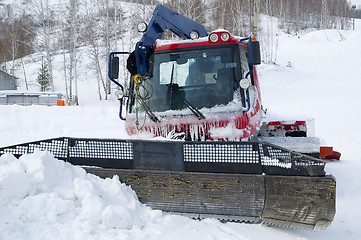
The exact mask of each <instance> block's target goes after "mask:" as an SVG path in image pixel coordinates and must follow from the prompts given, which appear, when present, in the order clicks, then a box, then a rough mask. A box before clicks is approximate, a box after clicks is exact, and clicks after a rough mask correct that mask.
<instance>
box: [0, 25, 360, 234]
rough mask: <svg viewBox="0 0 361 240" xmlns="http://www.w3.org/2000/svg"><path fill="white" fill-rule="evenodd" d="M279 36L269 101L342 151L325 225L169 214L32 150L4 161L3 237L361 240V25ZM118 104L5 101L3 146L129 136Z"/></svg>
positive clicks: (0, 131) (0, 182)
mask: <svg viewBox="0 0 361 240" xmlns="http://www.w3.org/2000/svg"><path fill="white" fill-rule="evenodd" d="M357 29H361V28H357ZM278 38H279V42H278V44H279V45H278V50H277V51H278V52H277V63H278V65H261V66H260V67H259V68H258V71H259V76H260V79H261V88H262V97H263V103H264V105H265V107H267V108H268V111H269V112H276V113H278V114H281V115H285V116H287V117H292V116H299V117H305V118H314V120H315V131H316V135H317V136H318V137H321V138H322V139H323V142H324V143H325V144H327V145H333V146H334V147H335V149H336V150H338V151H340V152H342V154H343V155H342V160H341V161H340V162H332V163H329V164H327V167H326V170H327V173H328V174H332V175H334V176H335V177H336V180H337V199H336V201H337V208H336V216H335V219H334V222H333V223H332V224H331V226H330V227H329V228H328V229H326V230H325V231H322V232H317V233H313V232H307V231H302V230H294V229H285V228H278V227H273V226H271V227H269V226H266V225H250V224H238V223H226V224H223V223H220V222H218V221H216V220H212V219H206V220H203V221H194V220H191V219H189V218H186V217H180V216H172V215H167V214H164V213H161V212H159V211H154V210H150V209H149V208H147V207H145V206H143V205H141V204H140V203H139V202H138V201H137V199H136V197H135V195H134V193H133V192H132V191H131V190H130V188H128V187H126V186H124V185H122V184H120V183H118V182H117V179H116V178H114V179H107V180H101V179H99V178H97V177H94V176H91V175H89V174H86V173H85V172H84V171H83V170H81V169H80V168H78V167H73V166H71V165H69V164H65V163H63V162H58V161H56V160H55V159H54V158H53V157H52V156H51V155H49V154H48V153H41V152H36V153H34V154H31V155H27V156H23V157H22V158H21V159H19V160H16V159H14V157H12V156H11V155H4V156H2V157H1V158H0V207H1V214H0V239H130V240H132V239H148V240H151V239H172V240H175V239H256V240H257V239H277V240H278V239H280V240H282V239H361V229H360V227H359V215H360V214H361V208H360V207H359V202H360V201H361V193H360V191H359V189H360V187H361V175H360V174H359V169H360V167H361V163H360V160H359V156H360V153H361V152H360V151H361V150H360V146H359V145H360V143H361V132H360V128H359V126H358V125H357V121H358V119H359V118H360V116H361V113H360V111H359V109H360V107H361V106H360V103H361V99H360V98H361V97H360V95H359V93H360V92H361V82H360V76H361V68H360V67H359V65H360V63H361V59H360V56H361V49H360V48H359V39H361V31H354V32H353V31H340V32H339V31H337V30H324V31H315V32H310V33H308V34H304V35H301V36H299V37H295V36H289V35H286V34H283V33H281V34H280V35H279V37H278ZM86 83H87V85H88V86H89V85H91V84H96V83H95V82H94V83H93V82H92V81H91V79H87V82H86ZM83 93H84V94H86V91H84V92H83ZM88 94H89V95H93V94H96V93H88ZM118 108H119V106H118V103H117V101H115V100H111V101H96V98H89V99H87V100H86V98H85V101H83V102H82V103H81V105H79V106H70V107H44V106H27V107H23V106H0V113H1V114H0V146H6V145H11V144H16V143H21V142H26V141H31V140H37V139H44V138H50V137H57V136H78V137H109V138H114V137H119V138H126V137H127V136H126V134H125V132H124V130H123V123H122V122H121V121H120V120H119V119H118Z"/></svg>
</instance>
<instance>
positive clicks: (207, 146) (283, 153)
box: [0, 138, 325, 176]
mask: <svg viewBox="0 0 361 240" xmlns="http://www.w3.org/2000/svg"><path fill="white" fill-rule="evenodd" d="M155 143H156V142H154V141H151V142H150V143H147V142H146V141H143V142H142V144H155ZM168 144H172V143H171V142H169V143H168ZM174 144H175V143H174ZM177 144H179V142H177ZM181 144H183V156H184V159H183V163H184V165H185V166H186V167H185V169H184V170H185V171H200V172H207V171H209V172H233V173H236V172H238V173H259V172H261V173H262V172H263V173H266V174H282V175H317V176H320V175H323V174H324V166H325V163H324V162H322V161H321V160H319V159H315V158H312V157H309V156H306V155H303V154H299V153H296V152H292V151H289V150H287V149H285V148H282V147H279V146H276V145H272V144H268V143H261V142H182V143H181ZM147 146H148V145H147ZM148 148H149V146H148ZM35 149H40V150H46V151H49V152H51V153H53V154H54V156H55V157H56V158H59V159H62V160H66V161H70V162H71V163H73V164H78V165H88V166H101V167H112V168H127V169H132V168H134V166H133V162H134V161H136V162H139V161H141V160H142V159H143V158H144V155H142V154H149V153H146V152H142V150H144V148H143V147H142V149H138V150H137V151H139V153H140V154H138V155H137V156H138V158H139V159H136V160H135V159H134V158H137V156H135V155H134V151H135V150H134V141H132V140H117V139H79V138H57V139H48V140H43V141H37V142H31V143H25V144H20V145H15V146H9V147H5V148H0V155H1V154H4V153H11V154H14V155H16V156H20V155H23V154H27V153H32V152H34V150H35ZM175 149H177V148H175ZM180 149H182V148H180ZM157 151H159V152H157ZM157 151H153V152H152V154H153V155H154V158H156V157H157V154H158V155H159V154H160V155H159V156H161V155H162V154H164V153H163V152H162V150H161V149H160V150H157ZM174 151H175V152H174V153H173V155H171V156H170V157H174V154H182V153H181V151H182V150H174ZM159 156H158V157H159ZM113 160H124V161H113ZM143 160H144V159H143ZM155 160H157V159H155ZM144 161H145V160H144ZM147 161H148V160H147ZM158 162H159V161H158ZM158 162H157V161H150V164H151V165H152V167H151V168H152V169H160V166H159V164H158ZM147 163H148V162H147ZM157 164H158V165H157ZM162 169H163V168H162Z"/></svg>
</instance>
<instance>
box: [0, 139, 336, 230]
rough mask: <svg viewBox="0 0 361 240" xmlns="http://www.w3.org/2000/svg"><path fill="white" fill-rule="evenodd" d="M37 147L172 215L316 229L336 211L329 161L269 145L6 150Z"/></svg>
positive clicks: (63, 142)
mask: <svg viewBox="0 0 361 240" xmlns="http://www.w3.org/2000/svg"><path fill="white" fill-rule="evenodd" d="M35 148H38V149H41V150H47V151H50V152H52V153H53V154H54V156H55V157H57V158H58V159H61V160H64V161H68V162H70V163H72V164H75V165H82V166H89V167H84V168H85V169H86V170H87V171H88V172H90V173H93V174H96V175H98V176H100V177H112V176H113V175H118V176H119V178H120V181H121V182H124V183H126V184H128V185H130V186H131V187H132V188H133V190H134V191H135V192H136V193H137V195H138V198H139V200H140V201H141V202H143V203H145V204H146V205H148V206H151V207H153V208H154V209H160V210H163V211H167V212H174V213H179V214H184V215H187V216H191V217H195V218H200V219H202V218H208V217H213V218H218V219H221V220H226V221H244V222H252V223H260V222H264V223H267V224H276V225H281V226H287V227H295V228H302V229H308V230H314V231H319V230H323V229H325V228H326V227H327V226H329V225H330V224H331V222H332V220H333V218H334V215H335V195H336V194H335V192H336V181H335V179H334V178H333V177H332V176H327V175H325V172H324V166H325V163H324V162H323V161H321V160H319V159H315V158H312V157H309V156H305V155H302V154H298V153H295V152H290V151H288V150H287V149H284V148H281V147H278V146H274V145H271V144H268V143H262V142H182V141H141V140H114V139H79V138H57V139H48V140H43V141H37V142H31V143H25V144H20V145H15V146H9V147H5V148H0V155H1V154H4V153H12V154H14V155H15V156H20V155H22V154H26V153H31V152H33V151H34V149H35Z"/></svg>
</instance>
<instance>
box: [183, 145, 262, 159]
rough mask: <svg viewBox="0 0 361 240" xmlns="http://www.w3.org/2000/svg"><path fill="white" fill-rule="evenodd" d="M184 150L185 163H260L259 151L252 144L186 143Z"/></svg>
mask: <svg viewBox="0 0 361 240" xmlns="http://www.w3.org/2000/svg"><path fill="white" fill-rule="evenodd" d="M183 149H184V161H185V162H217V163H254V164H258V163H259V154H258V151H255V150H254V145H252V144H242V143H230V144H229V143H227V144H226V143H224V144H223V143H220V142H215V143H212V142H207V143H194V144H191V143H185V144H184V145H183Z"/></svg>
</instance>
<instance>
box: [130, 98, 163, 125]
mask: <svg viewBox="0 0 361 240" xmlns="http://www.w3.org/2000/svg"><path fill="white" fill-rule="evenodd" d="M129 94H130V95H131V96H132V97H133V98H134V99H135V100H137V101H139V102H140V104H141V105H142V107H143V109H144V111H145V113H146V114H147V115H148V117H149V118H150V119H151V120H152V121H153V122H155V123H160V120H159V118H158V117H157V116H156V115H155V114H154V113H153V112H152V110H151V109H150V107H149V106H148V105H147V104H146V103H145V101H144V100H143V99H142V98H141V97H139V96H137V94H134V93H133V91H129Z"/></svg>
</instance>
